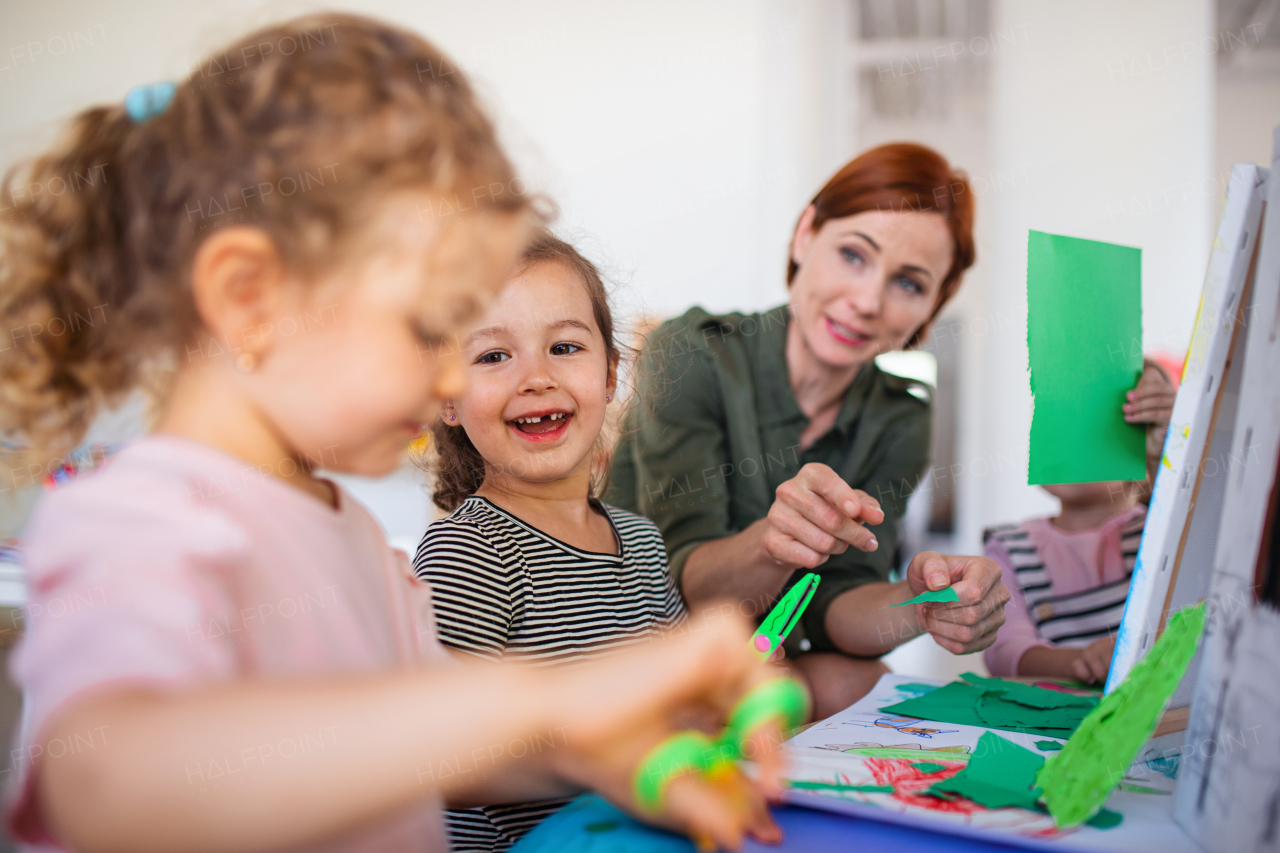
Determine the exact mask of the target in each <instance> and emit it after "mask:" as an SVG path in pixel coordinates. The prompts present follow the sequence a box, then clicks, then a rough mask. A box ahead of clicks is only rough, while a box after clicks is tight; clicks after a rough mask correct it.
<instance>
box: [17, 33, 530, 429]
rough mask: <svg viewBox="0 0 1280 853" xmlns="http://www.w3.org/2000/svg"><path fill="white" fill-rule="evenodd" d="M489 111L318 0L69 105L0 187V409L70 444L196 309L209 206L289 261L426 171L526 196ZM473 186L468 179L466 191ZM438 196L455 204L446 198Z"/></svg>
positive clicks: (414, 47)
mask: <svg viewBox="0 0 1280 853" xmlns="http://www.w3.org/2000/svg"><path fill="white" fill-rule="evenodd" d="M518 184H519V182H518V179H516V177H515V173H514V170H513V168H512V166H511V164H510V162H509V161H508V159H507V157H506V155H505V154H504V153H503V151H502V149H501V148H500V147H499V145H498V142H497V139H496V135H495V131H494V128H493V124H492V122H491V121H490V119H489V117H488V116H487V115H486V114H485V112H484V111H483V110H482V108H481V107H480V105H479V104H478V103H477V100H476V98H475V96H474V94H473V92H472V89H471V86H470V84H469V83H468V81H467V79H466V78H465V77H464V76H463V75H462V74H461V72H459V71H458V69H457V67H456V66H455V65H453V64H452V63H451V62H450V60H449V59H448V57H446V56H445V55H444V54H443V53H441V52H440V51H439V50H438V49H437V48H435V47H434V46H433V45H431V44H429V43H428V42H427V41H425V40H424V39H422V38H420V37H419V36H417V35H414V34H413V33H410V32H408V31H405V30H403V29H400V28H398V27H395V26H391V25H388V24H384V23H381V22H379V21H375V20H371V19H369V18H365V17H360V16H356V15H345V14H316V15H308V16H304V17H301V18H297V19H294V20H290V21H287V22H284V23H281V24H277V25H274V26H271V27H267V28H265V29H262V30H259V31H257V32H254V33H252V34H250V35H247V36H245V37H244V38H242V39H240V40H239V41H237V42H236V43H234V44H231V45H228V46H227V48H226V49H224V50H221V51H218V52H216V53H214V54H212V55H211V56H210V57H209V58H208V59H206V60H205V61H204V62H202V63H201V65H200V66H199V68H198V69H197V70H196V71H194V72H193V73H192V74H191V76H190V77H188V78H187V79H185V80H184V81H182V82H180V83H178V84H177V88H176V92H175V94H174V96H173V99H172V102H171V103H170V104H169V106H168V108H167V109H166V110H164V111H163V112H162V113H160V114H158V115H155V116H153V117H151V118H149V119H147V120H145V121H141V122H138V121H134V120H133V119H131V118H130V116H129V115H128V113H127V112H126V110H125V108H124V106H123V105H121V104H112V105H107V106H97V107H93V108H90V109H87V110H85V111H83V112H82V113H80V114H79V115H78V116H77V117H76V118H75V119H74V120H73V122H72V124H71V127H70V129H69V131H68V133H67V135H66V136H65V137H64V138H63V139H62V140H61V141H60V143H59V144H58V145H57V146H55V147H54V148H53V149H52V150H51V151H49V152H47V153H45V154H43V155H40V156H38V157H36V158H34V159H33V160H31V161H30V162H27V163H25V164H20V165H19V166H17V167H15V168H14V169H11V170H10V171H9V172H8V174H7V175H6V176H5V177H4V181H3V185H2V186H0V193H2V194H3V196H2V197H3V200H4V201H5V202H6V204H7V205H8V206H9V207H10V208H11V210H10V211H9V213H8V216H7V218H6V219H5V220H4V221H0V319H2V320H3V323H4V326H5V328H6V330H7V335H8V337H9V338H10V341H8V342H6V343H10V344H12V346H11V348H10V349H11V352H10V355H11V358H9V359H7V360H3V361H0V429H3V430H4V431H5V434H6V436H8V437H9V438H13V437H15V436H18V437H20V438H21V441H22V443H24V444H26V445H28V446H30V447H32V448H33V449H37V450H39V451H40V452H42V453H50V454H58V453H63V452H66V451H67V450H69V449H71V448H72V447H74V446H75V445H76V444H78V443H79V441H80V440H81V439H82V438H83V436H84V433H85V431H86V429H87V428H88V426H89V424H90V422H91V421H92V420H93V419H94V417H95V415H96V414H97V412H98V411H99V409H100V408H102V407H103V406H112V405H115V404H117V403H118V402H120V400H121V399H122V398H123V397H124V396H125V395H126V394H128V393H129V392H131V391H132V390H134V389H135V388H138V387H140V386H144V387H146V386H150V387H152V388H153V389H154V388H162V387H163V380H162V379H161V380H155V381H152V379H150V378H149V377H153V374H154V375H162V374H164V373H165V372H166V371H165V370H163V369H162V370H161V371H160V373H159V374H155V373H154V371H153V368H157V366H159V367H160V368H164V366H165V364H166V363H168V364H169V365H170V367H169V370H168V371H167V372H171V368H172V364H173V363H174V361H175V356H176V354H177V353H179V352H180V349H179V347H180V346H181V345H183V344H184V343H185V342H187V341H189V340H190V339H191V337H192V335H193V334H194V333H195V332H196V331H197V329H198V322H199V320H198V316H197V312H196V307H195V304H194V300H193V299H192V296H191V287H190V282H189V270H190V266H191V261H192V258H193V256H194V254H195V251H196V249H197V248H198V246H199V245H200V243H201V241H202V240H203V238H204V237H205V236H207V234H208V233H210V232H211V231H212V230H213V229H214V228H216V227H218V226H220V225H228V224H232V223H247V224H251V225H254V226H256V227H258V228H261V229H263V230H264V231H266V232H267V233H268V234H269V235H270V236H271V238H272V239H273V240H274V242H275V243H276V245H277V248H278V250H279V251H280V253H281V256H282V258H283V259H284V261H285V263H286V264H288V265H289V266H290V268H291V269H295V270H297V271H299V272H301V273H303V274H306V273H310V272H314V271H315V270H317V269H318V268H321V267H322V266H323V265H325V264H327V263H328V262H329V261H331V260H332V258H333V256H334V253H335V252H337V251H339V247H340V246H341V244H342V238H343V237H344V235H346V234H349V233H351V232H354V231H355V230H356V229H357V228H358V226H359V225H360V224H361V223H362V221H364V220H366V219H367V215H368V205H369V203H370V202H371V201H376V200H377V199H378V198H379V197H381V196H383V195H386V194H388V193H391V192H396V191H404V190H418V189H422V190H426V191H429V192H431V193H433V194H435V197H437V198H443V197H446V196H447V197H449V198H455V197H456V198H460V199H461V200H462V201H463V203H464V205H465V206H469V207H473V208H481V209H485V210H492V211H501V212H507V213H513V214H515V213H522V212H527V211H528V210H530V209H531V200H530V198H529V197H528V196H525V195H523V194H522V193H521V191H520V190H519V186H518ZM473 188H481V189H480V190H479V191H474V190H473ZM449 209H450V210H453V209H454V208H452V207H450V208H449Z"/></svg>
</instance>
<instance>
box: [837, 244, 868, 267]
mask: <svg viewBox="0 0 1280 853" xmlns="http://www.w3.org/2000/svg"><path fill="white" fill-rule="evenodd" d="M840 257H842V258H844V260H845V263H849V264H853V265H854V266H862V265H863V264H865V263H866V262H867V259H866V258H864V257H863V256H862V253H861V252H859V251H858V250H857V249H851V248H849V247H848V246H842V247H840Z"/></svg>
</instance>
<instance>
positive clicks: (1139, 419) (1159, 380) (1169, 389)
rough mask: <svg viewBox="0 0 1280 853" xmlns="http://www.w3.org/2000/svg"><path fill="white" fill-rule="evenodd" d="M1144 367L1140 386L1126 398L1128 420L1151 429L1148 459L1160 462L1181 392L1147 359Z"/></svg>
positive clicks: (1149, 432)
mask: <svg viewBox="0 0 1280 853" xmlns="http://www.w3.org/2000/svg"><path fill="white" fill-rule="evenodd" d="M1142 365H1143V366H1142V376H1141V377H1139V379H1138V384H1137V385H1135V386H1134V388H1133V390H1132V391H1130V392H1129V393H1127V394H1125V400H1126V402H1125V404H1124V406H1123V409H1124V419H1125V420H1126V421H1127V422H1129V423H1131V424H1148V425H1149V426H1148V428H1147V458H1148V459H1152V458H1154V459H1156V461H1159V458H1160V453H1161V451H1162V450H1163V449H1164V437H1165V433H1166V432H1168V430H1169V418H1170V417H1172V415H1173V401H1174V398H1175V397H1176V396H1177V392H1176V391H1175V390H1174V388H1173V382H1171V381H1170V380H1169V377H1168V376H1167V375H1166V374H1165V372H1164V370H1163V369H1162V368H1161V367H1160V366H1159V365H1158V364H1156V363H1155V362H1154V361H1152V360H1151V359H1145V360H1144V361H1143V363H1142Z"/></svg>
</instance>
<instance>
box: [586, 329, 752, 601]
mask: <svg viewBox="0 0 1280 853" xmlns="http://www.w3.org/2000/svg"><path fill="white" fill-rule="evenodd" d="M698 332H699V330H698V329H697V328H696V327H694V328H692V329H690V327H689V326H687V325H684V324H680V325H676V324H675V323H673V324H671V325H670V326H667V327H665V328H662V329H659V330H658V332H655V333H654V335H653V337H652V338H651V340H650V342H649V344H648V346H646V348H645V351H644V353H643V354H642V355H641V358H640V363H639V365H638V369H637V390H636V395H635V397H634V399H633V400H632V402H631V410H630V411H629V412H628V415H627V417H626V418H625V419H624V422H623V431H622V436H621V437H620V439H619V441H618V447H617V451H616V452H615V454H614V458H613V462H612V464H611V468H610V478H609V480H610V485H609V490H608V492H607V494H606V495H605V502H606V503H610V504H613V505H614V506H617V507H621V508H622V509H626V510H630V511H631V512H635V513H638V514H640V515H643V516H646V517H648V518H650V519H652V520H653V522H654V523H655V524H657V525H658V529H659V530H660V531H661V532H662V538H663V540H664V542H665V543H666V546H667V558H668V561H669V563H670V565H671V574H672V577H673V578H674V579H675V582H676V588H677V589H679V588H680V575H681V573H682V572H683V570H684V564H685V561H686V560H687V559H688V558H689V554H691V553H692V552H693V551H694V549H695V548H697V547H698V546H699V545H701V544H702V543H703V542H706V541H709V540H712V539H720V538H723V537H725V536H730V535H732V534H734V533H737V532H738V531H736V530H734V529H733V528H732V527H731V526H730V522H729V496H728V493H727V490H726V488H725V482H724V477H723V476H722V472H723V471H726V470H729V468H728V466H727V462H728V452H727V450H726V445H725V431H726V427H725V424H724V422H723V404H722V402H721V395H720V389H719V384H718V380H717V377H716V371H715V366H714V363H713V361H712V359H713V358H714V357H713V356H712V355H711V354H710V353H709V352H708V351H707V349H706V348H705V347H704V346H702V344H703V343H704V341H702V340H701V339H700V336H699V334H698ZM721 466H725V467H721Z"/></svg>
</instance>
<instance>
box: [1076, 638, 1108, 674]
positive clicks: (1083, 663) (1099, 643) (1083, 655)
mask: <svg viewBox="0 0 1280 853" xmlns="http://www.w3.org/2000/svg"><path fill="white" fill-rule="evenodd" d="M1115 647H1116V638H1115V637H1114V636H1111V637H1103V638H1102V639H1101V640H1094V641H1093V642H1092V643H1090V644H1089V645H1087V646H1085V647H1084V648H1083V649H1081V650H1080V656H1079V657H1077V658H1076V659H1075V661H1074V662H1073V663H1072V665H1071V666H1072V669H1073V670H1075V675H1076V679H1077V680H1079V681H1083V682H1084V683H1085V684H1097V683H1099V682H1102V681H1106V680H1107V672H1108V671H1109V670H1110V669H1111V653H1112V652H1113V651H1114V650H1115Z"/></svg>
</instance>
